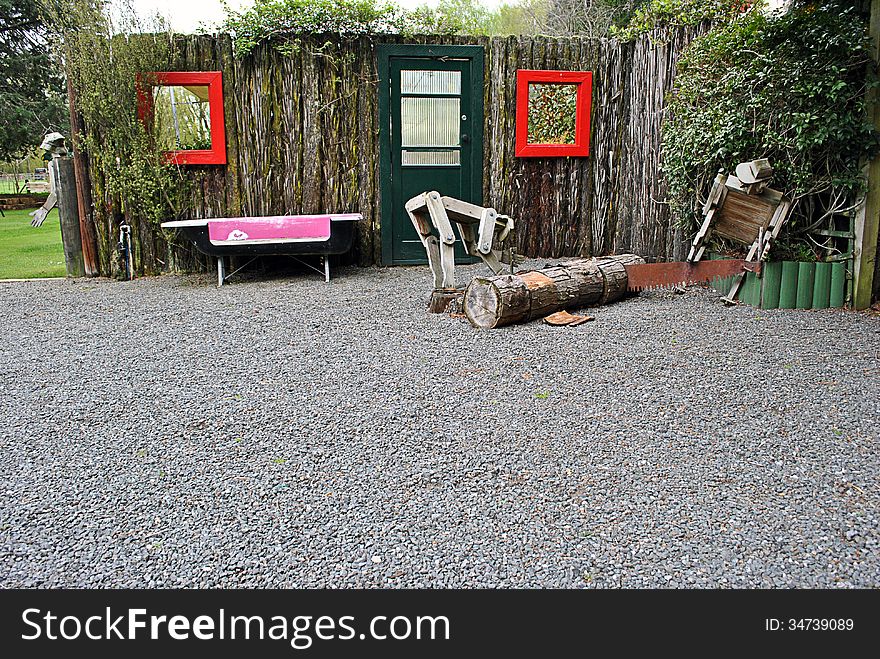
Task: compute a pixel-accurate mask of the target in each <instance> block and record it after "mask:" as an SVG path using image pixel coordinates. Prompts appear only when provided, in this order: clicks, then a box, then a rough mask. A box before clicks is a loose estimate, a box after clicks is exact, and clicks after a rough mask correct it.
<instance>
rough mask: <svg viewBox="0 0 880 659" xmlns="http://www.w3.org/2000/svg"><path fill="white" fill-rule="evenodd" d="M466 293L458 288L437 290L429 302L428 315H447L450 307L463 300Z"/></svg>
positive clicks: (433, 292)
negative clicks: (462, 297)
mask: <svg viewBox="0 0 880 659" xmlns="http://www.w3.org/2000/svg"><path fill="white" fill-rule="evenodd" d="M463 293H464V291H462V290H460V289H458V288H435V289H434V290H433V291H432V292H431V299H430V301H429V302H428V313H446V312H447V311H449V307H450V305H451V304H452V303H453V302H455V301H456V300H457V299H459V298H461V296H462V294H463Z"/></svg>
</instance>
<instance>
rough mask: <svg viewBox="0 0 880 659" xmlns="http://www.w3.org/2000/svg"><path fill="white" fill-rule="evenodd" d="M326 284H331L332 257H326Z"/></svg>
mask: <svg viewBox="0 0 880 659" xmlns="http://www.w3.org/2000/svg"><path fill="white" fill-rule="evenodd" d="M324 283H327V284H329V283H330V257H329V256H324Z"/></svg>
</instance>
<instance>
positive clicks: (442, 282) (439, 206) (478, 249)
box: [406, 190, 513, 311]
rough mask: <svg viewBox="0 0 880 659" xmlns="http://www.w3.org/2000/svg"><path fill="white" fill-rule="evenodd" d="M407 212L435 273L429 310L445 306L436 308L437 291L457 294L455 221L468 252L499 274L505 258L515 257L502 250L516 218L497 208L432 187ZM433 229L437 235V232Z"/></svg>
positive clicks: (407, 206) (410, 203)
mask: <svg viewBox="0 0 880 659" xmlns="http://www.w3.org/2000/svg"><path fill="white" fill-rule="evenodd" d="M406 212H407V214H408V215H409V218H410V220H411V221H412V223H413V226H414V227H415V229H416V233H417V234H418V236H419V240H421V241H422V244H423V245H424V246H425V251H426V252H427V254H428V265H429V266H430V267H431V273H432V274H433V276H434V297H433V298H432V302H431V307H429V310H430V311H444V310H445V308H437V309H435V308H434V307H435V298H436V297H437V295H438V294H440V293H442V292H446V293H448V294H449V295H451V296H453V297H454V293H455V291H456V286H455V232H454V231H453V229H452V225H453V224H455V225H456V226H457V227H458V233H459V235H460V236H461V240H462V243H463V245H464V250H465V252H467V254H469V255H470V256H478V257H480V258H481V259H482V260H483V261H484V262H485V264H486V265H487V266H489V268H490V269H491V270H492V272H493V273H495V274H496V275H497V274H499V273H500V272H501V271H502V270H503V266H502V265H501V263H502V261H504V262H509V261H510V260H511V259H512V253H511V252H509V251H508V250H503V243H504V241H505V240H506V239H507V238H508V236H510V233H511V231H513V220H512V219H511V218H509V217H508V216H507V215H499V214H498V212H497V211H496V210H495V209H494V208H485V207H483V206H477V205H476V204H471V203H468V202H466V201H462V200H461V199H455V198H454V197H444V196H441V195H440V193H439V192H436V191H434V190H431V191H428V192H423V193H421V194H419V195H416V196H415V197H413V198H412V199H410V200H409V201H408V202H406ZM434 229H436V233H437V235H434V231H433V230H434ZM505 252H507V253H506V254H505Z"/></svg>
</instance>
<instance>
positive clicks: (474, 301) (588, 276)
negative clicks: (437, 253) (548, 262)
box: [464, 254, 645, 329]
mask: <svg viewBox="0 0 880 659" xmlns="http://www.w3.org/2000/svg"><path fill="white" fill-rule="evenodd" d="M644 262H645V261H644V259H642V257H640V256H637V255H636V254H620V255H618V256H606V257H601V258H595V259H575V260H572V261H568V262H566V263H564V264H562V265H557V266H552V267H549V268H544V269H543V270H531V271H528V272H521V273H517V274H515V275H498V276H495V277H477V278H475V279H474V280H473V281H472V282H471V283H470V285H469V286H468V287H467V290H465V293H464V313H465V315H466V316H467V319H468V320H469V321H470V323H471V325H473V326H474V327H479V328H483V329H491V328H493V327H502V326H504V325H512V324H514V323H522V322H527V321H529V320H533V319H535V318H543V317H544V316H547V315H548V314H551V313H554V312H556V311H562V310H566V309H575V308H577V307H585V306H599V305H603V304H610V303H611V302H616V301H617V300H620V299H621V298H623V297H624V296H625V295H626V294H627V290H626V283H627V279H626V268H625V266H627V265H634V264H637V263H644Z"/></svg>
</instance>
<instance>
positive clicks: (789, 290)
mask: <svg viewBox="0 0 880 659" xmlns="http://www.w3.org/2000/svg"><path fill="white" fill-rule="evenodd" d="M709 258H710V259H713V260H714V259H718V258H721V257H719V256H718V255H716V254H711V255H710V256H709ZM734 279H735V277H724V278H721V279H716V280H714V281H713V282H712V284H711V285H712V288H714V289H715V290H716V291H718V292H719V293H721V294H722V295H727V293H728V291H730V287H731V286H732V285H733V282H734ZM736 299H737V300H739V301H740V302H742V303H743V304H748V305H750V306H753V307H758V308H760V309H828V308H839V307H842V306H844V304H845V302H846V262H842V261H838V262H833V263H806V262H795V261H769V262H766V263H764V266H763V273H762V276H761V277H757V276H755V274H754V273H752V272H747V273H746V276H745V277H744V278H743V282H742V285H741V286H740V288H739V292H738V293H737V295H736Z"/></svg>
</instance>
